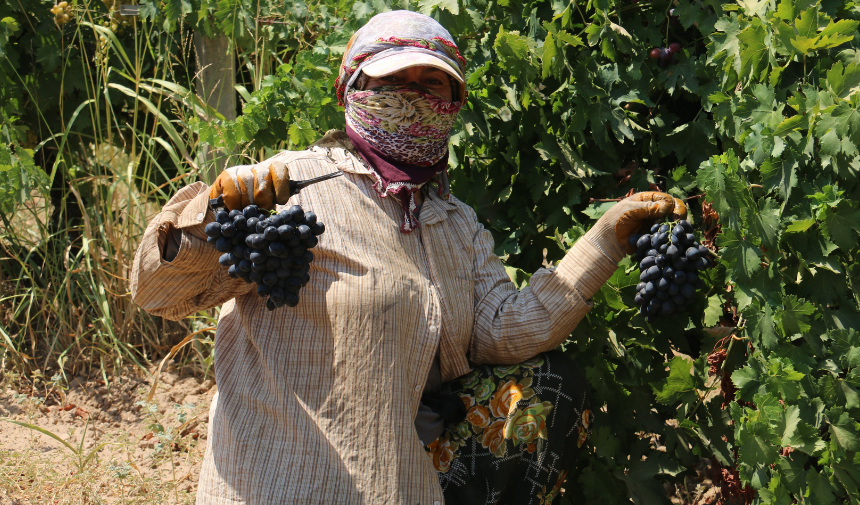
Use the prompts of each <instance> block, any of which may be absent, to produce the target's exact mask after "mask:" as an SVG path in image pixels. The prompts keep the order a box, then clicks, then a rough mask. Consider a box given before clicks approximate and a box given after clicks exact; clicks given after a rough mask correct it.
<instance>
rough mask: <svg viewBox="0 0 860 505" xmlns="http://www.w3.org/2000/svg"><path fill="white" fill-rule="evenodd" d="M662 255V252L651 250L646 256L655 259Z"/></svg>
mask: <svg viewBox="0 0 860 505" xmlns="http://www.w3.org/2000/svg"><path fill="white" fill-rule="evenodd" d="M659 255H660V251H658V250H657V249H649V250H648V252H646V253H645V256H654V257H655V258H656V257H657V256H659Z"/></svg>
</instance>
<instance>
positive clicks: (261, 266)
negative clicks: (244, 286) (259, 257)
mask: <svg viewBox="0 0 860 505" xmlns="http://www.w3.org/2000/svg"><path fill="white" fill-rule="evenodd" d="M251 271H252V272H260V273H265V272H266V264H265V263H251Z"/></svg>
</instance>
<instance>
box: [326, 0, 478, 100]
mask: <svg viewBox="0 0 860 505" xmlns="http://www.w3.org/2000/svg"><path fill="white" fill-rule="evenodd" d="M401 52H421V53H426V54H430V55H433V56H435V57H437V58H439V59H440V60H442V61H444V62H445V63H447V64H448V65H449V66H450V67H451V71H452V72H454V73H456V74H457V75H459V76H460V78H461V79H463V80H465V77H466V60H464V59H463V57H462V56H461V55H460V51H459V50H458V49H457V45H456V44H454V38H453V37H451V34H450V33H448V30H446V29H445V28H443V27H442V25H440V24H439V23H438V22H436V20H435V19H433V18H431V17H430V16H425V15H424V14H419V13H417V12H411V11H391V12H383V13H382V14H377V15H376V16H373V17H372V18H371V19H370V21H368V22H367V24H366V25H364V26H362V27H361V29H359V30H358V31H357V32H355V35H353V36H352V38H351V39H349V43H347V45H346V52H345V53H344V55H343V61H342V62H341V66H340V74H339V75H338V78H337V80H336V81H335V83H334V87H335V89H336V91H337V99H338V103H339V104H340V105H343V100H344V97H346V91H347V89H348V88H350V87H352V86H353V84H354V83H355V79H356V77H357V76H358V74H359V73H361V68H362V66H363V65H364V64H365V63H368V62H369V61H370V60H373V61H378V60H380V59H383V58H387V57H388V56H391V55H393V54H397V53H401ZM460 89H461V91H460V97H459V99H460V102H461V103H462V102H464V101H465V98H466V87H465V86H460Z"/></svg>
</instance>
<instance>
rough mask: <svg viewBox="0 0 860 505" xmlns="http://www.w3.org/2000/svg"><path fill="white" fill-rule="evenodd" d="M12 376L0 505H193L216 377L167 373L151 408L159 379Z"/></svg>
mask: <svg viewBox="0 0 860 505" xmlns="http://www.w3.org/2000/svg"><path fill="white" fill-rule="evenodd" d="M152 372H154V370H152ZM8 375H9V374H8V373H7V376H6V377H5V378H4V379H3V380H2V381H0V505H7V504H9V505H11V504H16V505H17V504H40V505H41V504H66V503H68V504H89V503H134V504H143V503H158V504H161V503H193V502H194V497H195V494H196V490H197V477H198V474H199V472H200V464H201V462H202V460H203V454H204V452H205V450H206V443H207V442H206V429H207V425H208V420H209V405H210V403H211V401H212V397H213V395H214V394H215V392H216V390H217V387H216V386H215V384H214V381H212V380H206V381H203V380H201V379H199V378H194V377H184V376H182V374H180V373H177V372H176V371H172V370H169V369H168V370H167V371H162V373H161V375H160V380H159V382H158V387H157V390H156V394H155V395H154V397H153V399H152V402H151V403H149V404H147V403H146V397H147V395H148V394H149V391H150V389H151V386H152V382H153V381H152V378H151V377H147V376H146V375H145V374H143V373H140V372H135V371H133V370H129V371H128V372H127V373H124V374H123V375H122V379H121V380H117V381H114V382H111V383H106V382H105V381H104V379H103V378H102V377H101V376H91V377H75V378H73V379H71V378H70V379H71V380H70V381H69V383H68V384H65V382H64V381H62V380H61V379H60V378H59V377H56V376H55V377H54V379H57V381H56V382H51V380H50V379H47V380H46V382H37V383H36V384H35V385H34V384H31V383H28V382H24V381H21V380H16V378H14V377H13V378H10V377H9V376H8ZM66 388H67V390H65V391H64V389H66ZM10 421H14V422H20V423H26V424H29V425H31V426H32V428H31V427H25V426H22V425H19V424H14V423H13V422H10ZM36 428H38V429H42V430H46V431H47V432H50V433H52V434H54V435H55V436H56V437H58V438H59V439H61V440H63V441H66V442H67V443H68V444H69V445H70V446H71V447H69V446H66V445H64V444H63V443H62V442H60V441H59V440H56V439H54V438H52V437H51V436H50V435H49V434H47V433H43V432H40V431H37V430H36Z"/></svg>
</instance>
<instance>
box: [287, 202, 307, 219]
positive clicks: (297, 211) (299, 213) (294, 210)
mask: <svg viewBox="0 0 860 505" xmlns="http://www.w3.org/2000/svg"><path fill="white" fill-rule="evenodd" d="M304 218H305V211H303V210H302V208H301V207H299V206H298V205H293V206H292V207H290V219H292V221H293V222H294V223H301V222H302V220H303V219H304Z"/></svg>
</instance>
